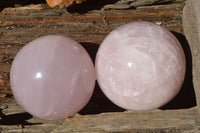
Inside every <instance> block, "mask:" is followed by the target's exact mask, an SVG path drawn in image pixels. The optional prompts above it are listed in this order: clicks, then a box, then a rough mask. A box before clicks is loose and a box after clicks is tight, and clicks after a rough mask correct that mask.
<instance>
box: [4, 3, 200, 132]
mask: <svg viewBox="0 0 200 133" xmlns="http://www.w3.org/2000/svg"><path fill="white" fill-rule="evenodd" d="M37 1H38V0H37ZM91 1H95V0H87V2H88V4H90V2H91ZM107 1H109V0H107ZM107 1H104V3H106V4H111V3H108V2H107ZM112 1H113V0H112ZM121 1H123V0H121ZM130 1H132V2H133V0H130ZM87 2H86V3H85V5H87ZM96 2H97V1H96ZM115 2H117V0H115ZM0 3H1V2H0ZM3 3H4V2H3ZM92 3H93V4H94V3H95V2H92ZM97 3H98V2H97ZM113 3H114V2H113ZM98 4H99V3H98ZM106 4H102V3H101V4H100V6H99V5H89V6H83V5H84V3H83V5H82V6H81V5H77V6H75V7H72V8H70V9H67V10H66V9H58V8H55V9H50V8H49V7H48V6H47V5H46V4H39V5H29V6H22V7H21V6H20V7H15V8H4V9H2V11H1V12H0V105H1V106H0V107H1V108H0V109H1V111H2V112H3V113H1V116H0V117H1V120H2V117H3V120H5V119H8V118H9V117H11V116H14V117H16V116H18V117H19V118H20V119H21V118H23V121H22V122H16V123H14V124H11V125H9V124H8V123H7V124H0V132H1V131H2V132H5V133H6V132H13V133H14V132H27V133H29V132H50V131H52V130H53V129H54V128H56V127H57V126H58V125H57V124H55V123H54V122H52V123H51V122H48V121H42V120H38V119H36V118H34V117H33V118H30V117H31V116H30V115H28V114H27V113H25V114H23V113H24V111H23V110H22V109H21V108H20V107H19V106H18V105H17V104H16V102H15V101H13V98H12V93H11V90H10V85H9V71H10V66H11V63H12V60H13V59H14V57H15V55H16V53H17V52H18V51H19V49H20V48H22V47H23V46H24V45H25V44H26V43H28V42H30V41H31V40H33V39H36V38H38V37H40V36H43V35H47V34H61V35H65V36H69V37H72V38H73V39H75V40H76V41H78V42H80V43H81V44H82V45H83V46H84V47H85V48H86V50H87V51H88V52H89V54H90V55H91V57H92V59H93V61H94V58H95V55H96V52H97V49H98V46H99V44H100V43H101V41H102V40H103V38H104V37H105V36H106V35H107V34H108V33H109V32H110V31H111V30H113V29H114V28H116V27H117V26H120V25H122V24H125V23H128V22H132V21H137V20H145V21H151V22H153V23H156V24H158V25H161V26H163V27H165V28H167V29H168V30H170V31H172V32H173V33H174V34H175V35H176V36H177V37H178V39H179V41H182V44H183V46H184V51H185V52H186V53H187V59H186V60H188V62H187V68H188V71H187V72H186V80H185V82H184V85H183V86H184V87H183V89H182V91H181V92H180V93H179V95H178V97H182V98H178V97H177V98H175V100H172V102H170V103H169V106H167V105H166V106H164V107H162V109H180V110H174V111H171V110H166V111H163V110H161V111H158V110H157V111H151V112H146V113H142V112H141V113H138V112H137V113H136V112H124V111H125V110H123V109H121V108H119V107H117V106H115V105H114V104H112V103H111V102H110V101H109V100H108V99H107V98H106V97H105V96H104V95H103V93H102V92H101V91H100V89H99V87H98V85H96V87H95V92H94V95H93V97H92V99H91V101H90V103H89V104H88V105H87V106H86V107H85V108H84V109H83V110H82V111H81V112H79V114H80V115H77V116H75V117H73V118H70V119H66V121H65V123H64V124H63V125H61V126H59V127H58V128H57V129H54V132H67V131H69V132H72V131H74V132H81V131H85V132H89V131H91V132H94V131H96V132H100V131H102V132H104V131H108V132H124V131H127V132H185V133H186V132H188V133H189V132H196V131H198V130H199V129H200V127H199V126H200V125H199V122H198V119H197V117H198V116H197V110H196V108H193V109H188V108H191V107H194V106H195V96H194V92H193V84H192V75H191V62H190V60H191V57H190V50H189V49H190V48H189V47H188V46H187V43H186V41H185V39H184V35H183V26H182V9H183V6H184V0H176V1H174V2H170V3H166V4H159V3H157V4H156V5H148V6H147V5H146V6H144V5H140V6H138V7H137V8H136V9H128V8H123V10H113V9H116V8H111V9H112V10H101V9H103V7H104V6H105V5H106ZM129 4H130V3H129ZM120 9H122V8H120ZM112 112H116V113H112ZM20 113H22V115H23V116H21V114H20ZM101 113H103V114H101ZM92 114H94V115H92ZM11 118H13V117H11ZM25 118H27V119H28V120H26V119H25ZM29 118H30V121H31V123H33V124H30V123H29V124H27V123H23V122H24V119H25V120H26V121H28V122H29ZM1 120H0V121H1ZM1 122H2V121H1ZM3 122H5V121H3ZM58 123H59V122H58ZM77 123H79V124H82V126H81V125H77ZM68 124H69V125H68ZM120 125H121V126H120ZM126 125H127V126H126ZM153 125H154V126H153ZM68 126H69V127H68ZM151 126H153V127H151ZM72 128H73V129H72ZM104 128H105V129H104ZM48 129H49V130H48ZM87 129H88V130H87ZM126 129H127V130H126Z"/></svg>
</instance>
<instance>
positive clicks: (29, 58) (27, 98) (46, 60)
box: [10, 35, 95, 119]
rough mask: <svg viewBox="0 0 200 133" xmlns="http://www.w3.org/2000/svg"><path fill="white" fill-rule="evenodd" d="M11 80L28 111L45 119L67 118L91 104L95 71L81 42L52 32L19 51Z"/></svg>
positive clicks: (20, 101) (12, 86) (19, 99)
mask: <svg viewBox="0 0 200 133" xmlns="http://www.w3.org/2000/svg"><path fill="white" fill-rule="evenodd" d="M10 80H11V88H12V91H13V94H14V96H15V99H16V100H17V101H18V103H19V104H20V105H21V106H22V107H23V108H24V109H25V110H26V111H27V112H29V113H31V114H33V115H35V116H37V117H40V118H43V119H63V118H66V117H68V116H71V115H74V114H75V113H77V112H78V111H79V110H81V109H82V108H83V107H84V106H85V105H86V104H87V103H88V101H89V99H90V97H91V95H92V93H93V89H94V84H95V72H94V65H93V63H92V61H91V59H90V57H89V55H88V53H87V52H86V51H85V49H84V48H83V47H82V46H81V45H80V44H78V43H77V42H75V41H73V40H72V39H70V38H67V37H63V36H58V35H49V36H44V37H41V38H38V39H36V40H34V41H32V42H30V43H29V44H27V45H26V46H25V47H24V48H23V49H21V51H19V53H18V54H17V56H16V57H15V60H14V62H13V64H12V67H11V73H10Z"/></svg>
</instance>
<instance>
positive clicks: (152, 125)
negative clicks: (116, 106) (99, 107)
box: [52, 108, 200, 133]
mask: <svg viewBox="0 0 200 133" xmlns="http://www.w3.org/2000/svg"><path fill="white" fill-rule="evenodd" d="M197 115H198V111H197V109H196V108H192V109H188V110H173V111H172V110H168V111H160V110H155V111H149V112H132V111H130V112H123V113H119V112H118V113H105V114H100V115H86V116H76V117H74V118H69V119H66V120H65V122H64V123H63V124H62V125H61V126H59V127H58V128H56V129H55V130H53V132H52V133H66V132H102V133H103V132H148V131H149V132H183V131H184V132H186V131H190V132H191V131H192V130H193V129H194V128H196V129H198V130H199V129H200V126H199V124H200V123H199V118H198V117H196V116H197ZM191 129H192V130H191Z"/></svg>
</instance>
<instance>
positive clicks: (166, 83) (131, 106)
mask: <svg viewBox="0 0 200 133" xmlns="http://www.w3.org/2000/svg"><path fill="white" fill-rule="evenodd" d="M95 67H96V73H97V81H98V83H99V85H100V88H101V89H102V91H103V92H104V94H105V95H106V96H107V97H108V98H109V99H110V100H111V101H112V102H113V103H115V104H116V105H118V106H120V107H122V108H125V109H128V110H136V111H137V110H138V111H145V110H152V109H156V108H159V107H161V106H163V105H164V104H166V103H168V102H169V101H170V100H171V99H173V98H174V97H175V96H176V95H177V93H178V92H179V90H180V89H181V86H182V84H183V81H184V77H185V71H186V61H185V55H184V51H183V49H182V47H181V45H180V43H179V41H178V40H177V39H176V38H175V36H174V35H173V34H172V33H170V32H169V31H168V30H166V29H165V28H163V27H161V26H158V25H155V24H153V23H150V22H145V21H139V22H132V23H129V24H126V25H123V26H120V27H118V28H116V29H115V30H113V31H112V32H111V33H110V34H109V35H108V36H107V37H106V38H105V39H104V41H103V42H102V44H101V46H100V48H99V50H98V53H97V56H96V63H95Z"/></svg>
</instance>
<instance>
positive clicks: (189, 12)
mask: <svg viewBox="0 0 200 133" xmlns="http://www.w3.org/2000/svg"><path fill="white" fill-rule="evenodd" d="M199 12H200V1H199V0H188V1H187V2H186V6H185V7H184V14H183V24H184V32H185V35H186V37H187V39H188V42H189V44H190V47H191V51H192V56H193V58H192V59H193V82H194V87H195V92H196V97H197V103H198V107H199V110H200V78H199V75H200V70H199V67H200V61H199V58H200V54H199V52H200V13H199Z"/></svg>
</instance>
